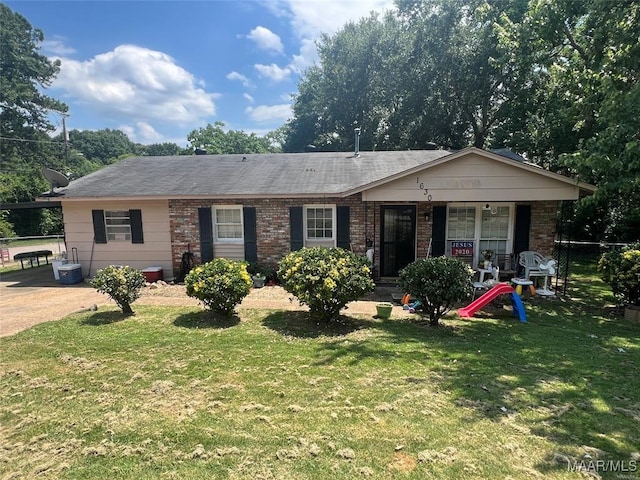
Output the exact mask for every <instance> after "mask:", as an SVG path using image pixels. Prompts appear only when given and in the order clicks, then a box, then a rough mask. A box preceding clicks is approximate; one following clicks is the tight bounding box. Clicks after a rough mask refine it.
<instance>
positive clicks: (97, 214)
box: [91, 210, 107, 243]
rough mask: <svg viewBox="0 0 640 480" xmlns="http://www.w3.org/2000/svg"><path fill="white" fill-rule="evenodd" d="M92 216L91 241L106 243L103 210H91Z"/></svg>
mask: <svg viewBox="0 0 640 480" xmlns="http://www.w3.org/2000/svg"><path fill="white" fill-rule="evenodd" d="M91 215H92V216H93V241H94V242H95V243H107V227H106V226H105V224H104V210H91Z"/></svg>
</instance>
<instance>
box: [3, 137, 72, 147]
mask: <svg viewBox="0 0 640 480" xmlns="http://www.w3.org/2000/svg"><path fill="white" fill-rule="evenodd" d="M0 140H12V141H14V142H28V143H50V144H53V145H59V146H61V147H62V146H64V143H61V142H59V141H57V142H54V141H53V140H29V139H26V138H15V137H0Z"/></svg>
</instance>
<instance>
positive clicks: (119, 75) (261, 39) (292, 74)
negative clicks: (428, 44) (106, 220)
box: [4, 0, 392, 145]
mask: <svg viewBox="0 0 640 480" xmlns="http://www.w3.org/2000/svg"><path fill="white" fill-rule="evenodd" d="M4 3H5V4H6V5H8V6H9V7H10V8H11V9H12V10H13V11H14V12H17V13H20V14H21V15H22V16H24V17H25V18H26V19H27V20H28V21H29V23H31V25H32V26H33V27H35V28H40V29H41V30H42V31H43V32H44V34H45V41H44V43H43V44H42V45H41V48H40V53H42V54H43V55H46V56H48V57H50V58H51V59H54V58H59V59H60V60H61V61H62V66H61V71H60V73H59V75H58V77H57V78H56V79H55V80H54V82H53V84H52V85H51V86H50V87H48V88H47V89H46V92H47V94H48V95H50V96H52V97H54V98H57V99H60V100H62V101H64V102H65V103H67V105H69V116H68V118H67V120H66V122H67V128H68V129H78V130H99V129H104V128H112V129H120V130H122V131H124V132H125V133H126V134H127V135H128V136H129V138H130V139H131V140H132V141H134V142H139V143H143V144H149V143H161V142H175V143H177V144H179V145H186V143H187V135H188V134H189V132H191V131H192V130H194V129H198V128H200V127H204V126H206V125H207V124H208V123H212V124H213V123H214V122H216V121H222V122H224V123H225V124H226V128H228V129H236V130H245V131H246V132H255V133H257V134H259V135H263V134H265V133H266V132H268V131H270V130H274V129H275V128H278V127H279V126H281V125H283V124H284V123H285V122H286V120H287V119H288V118H289V117H290V116H291V95H292V94H294V93H295V92H296V88H297V82H298V79H299V78H300V74H301V73H302V72H303V71H304V69H305V68H306V67H308V66H309V65H312V64H313V63H314V62H315V61H317V54H316V49H315V43H314V42H315V41H316V40H317V39H318V38H319V37H320V35H321V34H322V33H323V32H324V33H334V32H336V31H337V30H339V29H340V27H341V26H342V25H344V24H345V23H346V22H347V21H349V20H357V19H359V18H361V17H363V16H367V15H368V14H369V13H370V12H371V11H377V12H382V11H383V10H384V9H389V8H392V1H391V0H342V1H329V0H326V1H325V0H309V1H304V0H273V1H267V0H264V1H258V0H254V1H233V0H226V1H225V0H217V1H211V0H210V1H109V2H99V1H25V0H23V1H5V2H4ZM52 121H53V123H54V124H55V125H56V126H57V127H58V128H60V127H61V125H62V119H61V117H60V116H59V115H54V116H53V117H52Z"/></svg>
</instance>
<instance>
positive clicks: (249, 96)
mask: <svg viewBox="0 0 640 480" xmlns="http://www.w3.org/2000/svg"><path fill="white" fill-rule="evenodd" d="M242 96H243V97H244V98H245V99H246V100H247V101H248V102H249V103H253V102H254V101H255V100H254V99H253V97H252V96H251V95H249V94H248V93H244V94H243V95H242Z"/></svg>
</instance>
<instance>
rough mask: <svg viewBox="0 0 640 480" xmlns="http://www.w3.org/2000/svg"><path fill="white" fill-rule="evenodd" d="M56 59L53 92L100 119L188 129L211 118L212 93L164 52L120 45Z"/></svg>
mask: <svg viewBox="0 0 640 480" xmlns="http://www.w3.org/2000/svg"><path fill="white" fill-rule="evenodd" d="M61 60H62V65H61V69H60V73H59V74H58V77H57V78H56V80H55V81H54V83H53V85H52V88H57V89H63V90H65V91H66V92H67V94H68V95H69V96H71V97H74V98H76V99H78V100H79V101H80V102H82V103H84V104H85V105H87V106H88V107H89V108H91V109H93V110H98V111H100V112H101V113H103V114H105V115H108V116H111V117H114V118H122V117H126V118H127V119H128V120H130V121H134V122H149V121H155V122H159V121H160V122H164V123H172V124H174V125H192V124H194V123H198V122H200V121H202V120H204V119H207V118H209V117H211V116H212V115H214V114H215V111H216V110H215V104H214V99H215V98H216V94H214V93H208V92H206V91H205V90H204V89H203V88H201V87H198V86H197V85H198V81H197V80H196V79H195V78H194V77H193V75H192V74H191V73H189V72H188V71H186V70H185V69H183V68H182V67H180V66H178V65H177V64H176V63H175V61H174V60H173V58H171V57H170V56H169V55H167V54H165V53H162V52H158V51H155V50H149V49H146V48H142V47H138V46H135V45H120V46H118V47H116V48H115V49H114V50H113V51H110V52H107V53H102V54H100V55H96V56H95V57H93V58H92V59H90V60H87V61H83V62H78V61H75V60H70V59H65V58H63V59H61Z"/></svg>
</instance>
